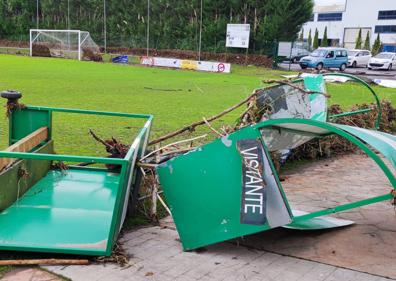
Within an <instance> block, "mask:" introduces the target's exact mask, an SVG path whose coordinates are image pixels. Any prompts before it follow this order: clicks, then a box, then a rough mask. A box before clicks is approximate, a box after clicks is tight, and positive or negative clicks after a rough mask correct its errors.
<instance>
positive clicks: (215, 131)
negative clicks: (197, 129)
mask: <svg viewBox="0 0 396 281" xmlns="http://www.w3.org/2000/svg"><path fill="white" fill-rule="evenodd" d="M203 121H204V122H205V124H206V125H207V126H208V128H209V129H210V130H211V131H212V132H213V133H215V134H216V135H218V136H219V137H224V135H222V134H221V133H220V132H219V131H217V130H216V129H215V128H213V127H212V125H210V123H209V122H208V121H207V120H206V119H205V117H203Z"/></svg>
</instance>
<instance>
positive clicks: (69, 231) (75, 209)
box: [0, 106, 153, 256]
mask: <svg viewBox="0 0 396 281" xmlns="http://www.w3.org/2000/svg"><path fill="white" fill-rule="evenodd" d="M54 112H62V113H70V114H85V115H89V116H92V117H93V118H94V116H95V115H102V116H103V115H104V116H113V117H115V118H116V117H124V118H125V117H127V118H139V119H142V120H144V123H143V124H144V125H143V126H142V127H141V129H140V131H139V132H138V134H137V136H136V137H135V138H134V139H133V141H132V143H131V144H130V148H129V150H128V153H127V155H126V156H125V157H124V158H107V157H91V156H75V155H58V154H54V140H52V134H51V131H52V115H53V113H54ZM152 119H153V117H152V116H151V115H144V114H129V113H118V112H101V111H88V110H79V109H65V108H49V107H35V106H27V107H24V108H22V109H14V110H12V112H11V115H10V117H9V135H10V139H9V143H10V145H11V144H14V143H15V142H17V141H19V140H21V139H23V138H25V137H26V136H28V135H29V134H31V133H33V132H35V131H36V130H38V129H39V128H42V127H47V128H48V133H49V134H48V139H47V140H44V141H42V142H41V143H40V144H39V145H38V146H37V147H35V148H33V149H32V150H31V151H27V152H14V151H0V158H13V159H16V161H15V162H13V163H12V165H9V166H7V167H6V168H5V169H4V170H3V171H2V172H1V173H0V187H1V189H0V250H14V251H32V252H53V253H65V254H79V255H94V256H102V255H107V256H108V255H110V254H111V252H112V248H113V245H114V243H115V241H116V240H117V237H118V234H119V232H120V230H121V227H122V225H123V222H124V220H125V217H126V215H127V209H128V208H129V207H132V206H131V202H132V203H136V198H133V197H132V198H130V197H131V196H130V195H131V194H135V196H136V195H137V194H138V188H139V186H140V180H139V177H138V176H137V168H136V165H135V164H136V161H138V159H139V158H140V157H141V156H142V155H144V154H145V150H146V147H147V141H148V138H149V133H150V128H151V122H152ZM25 140H26V139H25ZM25 140H23V141H22V142H24V141H25ZM40 141H41V140H40ZM55 150H56V143H55ZM54 162H67V163H68V165H69V166H68V169H66V170H60V169H59V168H54V167H53V166H51V163H54ZM81 162H83V163H93V164H102V166H105V165H107V164H110V165H113V166H114V165H115V166H117V167H119V169H114V170H110V169H107V168H105V167H106V166H105V167H80V166H73V165H75V163H81ZM21 170H24V171H25V172H26V173H24V176H23V177H22V176H21V174H20V172H21ZM130 199H132V200H130Z"/></svg>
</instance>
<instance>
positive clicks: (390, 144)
mask: <svg viewBox="0 0 396 281" xmlns="http://www.w3.org/2000/svg"><path fill="white" fill-rule="evenodd" d="M336 126H337V127H338V128H341V129H342V130H344V131H346V132H348V133H350V134H353V135H354V136H356V137H358V138H359V139H361V140H363V141H364V142H365V143H367V144H369V145H370V146H372V147H374V148H375V149H377V150H378V151H379V152H381V154H382V155H384V156H385V157H386V158H387V159H388V160H389V161H390V162H391V163H392V165H393V167H395V168H396V138H395V136H392V135H390V134H387V133H384V132H378V131H374V130H367V129H363V128H359V127H352V126H347V125H340V124H336Z"/></svg>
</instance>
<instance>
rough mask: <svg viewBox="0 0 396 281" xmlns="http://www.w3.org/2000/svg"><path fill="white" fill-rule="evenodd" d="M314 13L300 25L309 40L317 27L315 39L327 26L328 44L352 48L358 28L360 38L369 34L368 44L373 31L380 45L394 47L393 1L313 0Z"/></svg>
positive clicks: (395, 12) (395, 0)
mask: <svg viewBox="0 0 396 281" xmlns="http://www.w3.org/2000/svg"><path fill="white" fill-rule="evenodd" d="M314 2H315V6H314V14H313V16H312V18H311V20H310V21H309V22H307V23H305V24H304V25H303V37H304V39H305V40H306V39H307V38H308V34H309V31H310V30H311V36H312V39H313V37H314V35H315V29H318V32H319V39H322V38H323V34H324V30H325V27H327V38H328V39H329V43H330V45H332V46H343V47H345V48H348V49H353V48H355V43H356V39H357V37H358V33H359V30H360V29H362V41H363V42H364V40H365V38H366V35H367V33H369V36H370V41H371V46H372V45H373V43H374V41H375V39H376V38H377V34H378V33H379V34H380V38H381V42H382V43H383V45H391V46H392V45H394V46H396V0H315V1H314Z"/></svg>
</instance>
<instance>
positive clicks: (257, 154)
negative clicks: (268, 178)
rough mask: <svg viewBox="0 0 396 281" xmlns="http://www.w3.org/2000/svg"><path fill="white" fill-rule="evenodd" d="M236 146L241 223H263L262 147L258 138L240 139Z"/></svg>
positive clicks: (264, 213) (264, 188) (264, 196)
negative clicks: (240, 173)
mask: <svg viewBox="0 0 396 281" xmlns="http://www.w3.org/2000/svg"><path fill="white" fill-rule="evenodd" d="M237 147H238V151H239V154H240V155H241V158H242V203H241V223H243V224H254V225H262V224H265V223H266V222H267V219H266V183H265V181H264V177H263V172H264V147H263V145H262V143H261V141H260V140H258V139H245V140H240V141H238V143H237Z"/></svg>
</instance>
